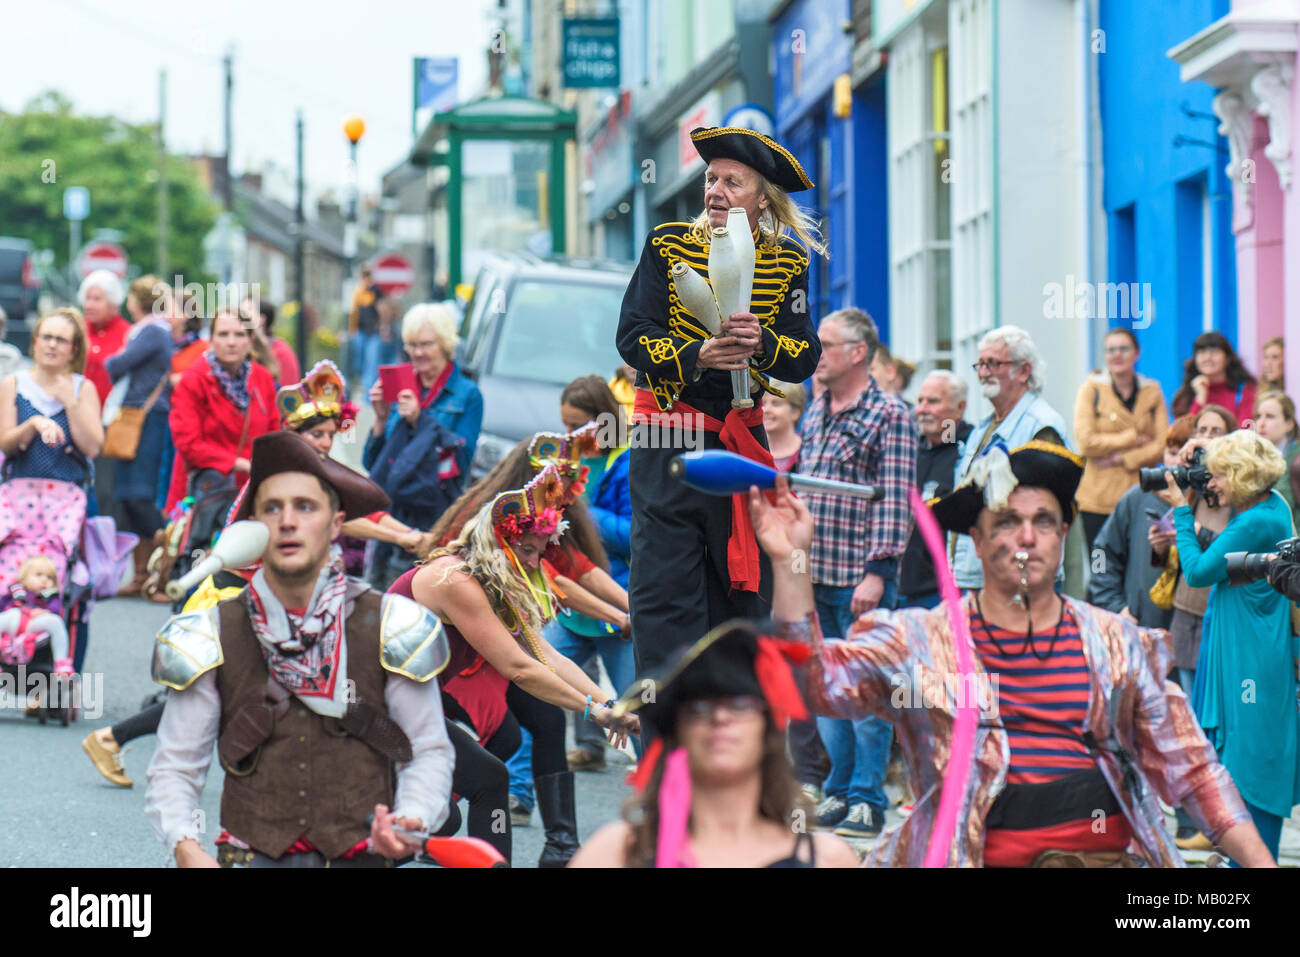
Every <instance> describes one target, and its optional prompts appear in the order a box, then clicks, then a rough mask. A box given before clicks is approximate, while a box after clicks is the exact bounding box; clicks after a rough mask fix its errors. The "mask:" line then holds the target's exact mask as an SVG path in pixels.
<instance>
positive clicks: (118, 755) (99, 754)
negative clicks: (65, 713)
mask: <svg viewBox="0 0 1300 957" xmlns="http://www.w3.org/2000/svg"><path fill="white" fill-rule="evenodd" d="M81 748H82V750H83V751H85V752H86V754H87V755H89V757H90V760H91V761H93V762H94V764H95V770H96V771H98V772H99V773H100V774H102V775H104V777H106V778H108V779H109V780H110V781H112V782H113V783H114V784H116V785H117V786H118V787H122V788H129V787H131V786H132V784H133V782H132V781H131V779H130V778H129V777H127V776H126V771H124V770H123V769H122V749H121V748H120V747H118V745H117V742H116V741H114V740H113V732H112V731H111V730H110V729H108V728H101V729H100V730H99V731H92V732H90V734H88V735H86V739H85V740H84V741H82V742H81Z"/></svg>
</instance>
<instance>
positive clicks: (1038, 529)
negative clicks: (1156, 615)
mask: <svg viewBox="0 0 1300 957" xmlns="http://www.w3.org/2000/svg"><path fill="white" fill-rule="evenodd" d="M1082 474H1083V461H1082V459H1080V458H1079V457H1078V456H1077V455H1075V454H1074V453H1072V452H1070V451H1068V450H1067V449H1064V448H1062V447H1061V446H1058V445H1054V444H1051V443H1046V442H1037V441H1035V442H1030V443H1028V444H1027V445H1024V446H1021V447H1020V448H1018V449H1016V450H1014V451H1012V452H1008V451H1007V450H1006V449H1005V447H1003V446H1002V445H1001V444H1000V443H999V444H997V445H995V446H993V447H991V448H990V449H989V450H988V451H986V452H985V453H984V454H983V455H982V456H981V457H980V458H979V459H977V460H976V461H975V463H974V464H973V465H972V468H971V470H970V472H969V473H968V477H967V480H966V481H965V482H964V483H963V484H962V486H961V487H959V488H958V489H956V490H955V491H954V492H953V493H952V494H950V495H948V496H946V497H944V498H943V499H941V500H939V501H937V502H934V503H931V505H932V508H933V511H934V514H935V518H936V519H937V520H938V522H939V525H940V526H941V527H942V528H943V529H944V530H945V531H950V532H958V533H963V534H964V533H969V534H970V536H971V539H972V542H973V543H974V545H975V549H976V554H977V556H978V557H979V559H980V563H981V565H982V567H983V575H984V585H983V587H982V588H980V589H978V590H977V591H975V592H973V593H971V594H970V595H969V596H968V597H967V598H965V599H964V601H963V604H962V608H961V609H960V611H959V612H958V613H959V614H964V615H966V616H967V619H968V622H969V625H970V633H971V637H972V638H973V640H974V645H975V653H976V672H977V674H976V675H975V676H974V680H973V681H967V680H964V676H961V675H960V671H959V669H958V667H957V663H956V662H957V657H956V648H955V643H954V640H953V633H952V626H951V623H950V619H949V611H948V610H947V609H945V608H943V607H939V608H936V609H933V610H929V611H927V610H925V609H919V608H917V609H906V610H904V611H900V612H880V611H878V612H875V613H872V614H868V615H864V616H862V617H861V618H859V619H858V620H857V622H855V624H854V626H853V627H852V629H850V631H849V634H848V635H847V636H846V637H845V638H844V639H843V640H840V639H826V640H823V638H822V634H821V628H820V624H819V623H818V620H817V616H816V613H815V608H814V602H813V593H812V587H811V585H810V584H809V582H808V576H807V575H800V574H796V573H794V572H792V571H791V562H790V561H789V557H790V555H791V554H792V553H793V551H794V550H796V549H799V548H805V549H806V548H807V547H808V543H809V541H810V540H811V538H812V526H813V522H812V516H811V513H810V512H809V511H808V508H807V506H806V505H804V504H803V503H802V502H801V501H799V500H798V499H796V498H795V497H794V496H792V495H790V494H789V491H788V489H787V488H784V483H778V492H777V496H776V503H775V504H771V503H769V502H768V501H767V500H766V499H765V498H764V497H762V496H760V495H758V494H757V493H756V492H754V493H751V496H750V509H751V513H752V515H753V518H754V528H755V534H756V536H757V538H758V540H759V543H760V544H761V545H762V547H763V549H764V551H765V552H767V554H768V555H769V557H770V558H771V560H772V568H773V575H774V583H773V584H774V591H773V613H774V616H775V617H776V618H777V620H778V621H781V622H784V623H786V624H785V625H784V631H785V637H787V638H805V639H807V640H810V641H811V643H812V646H813V652H814V656H813V658H812V661H811V663H810V666H809V669H808V695H809V699H810V702H811V704H812V706H813V708H814V709H815V710H816V711H818V712H819V713H823V714H833V715H835V716H836V717H841V718H858V717H861V716H862V715H865V714H877V715H879V716H881V717H884V718H886V719H887V720H889V721H891V722H892V723H893V724H894V727H895V731H896V733H897V734H898V738H899V742H900V744H901V745H902V747H903V750H904V753H905V755H906V758H907V761H908V764H909V768H910V771H911V775H912V783H913V789H914V790H915V792H916V793H917V794H921V795H923V797H922V798H921V799H920V800H918V802H917V804H916V808H915V810H914V811H913V813H912V815H911V816H910V817H909V818H908V819H907V820H906V821H905V822H904V823H903V824H902V825H901V826H900V827H894V828H890V829H888V830H886V831H885V833H884V835H883V836H882V838H881V840H880V841H879V843H878V844H877V845H876V847H875V848H874V850H873V851H872V853H871V863H873V864H876V865H893V866H917V865H919V864H920V863H921V862H922V860H923V859H924V857H925V853H926V848H927V844H928V841H929V836H930V834H931V830H932V827H933V825H934V822H935V811H936V807H937V804H938V800H939V794H940V792H941V790H942V785H943V781H944V779H945V778H946V777H947V775H948V774H950V773H951V774H957V775H963V774H966V772H967V771H968V770H969V772H970V773H969V774H968V775H967V777H966V785H965V787H966V792H965V794H964V795H963V798H962V803H961V806H962V807H964V808H967V809H968V814H969V817H968V818H967V820H966V821H964V822H962V821H959V822H958V826H957V830H956V839H955V841H954V844H953V847H952V848H951V849H950V850H949V851H948V854H947V861H948V863H949V864H950V865H952V866H966V867H979V866H1003V867H1025V866H1056V867H1059V866H1067V867H1131V866H1143V865H1149V866H1156V867H1179V866H1183V860H1182V857H1181V856H1180V855H1179V853H1178V850H1177V848H1176V847H1175V845H1174V842H1173V839H1172V838H1171V837H1170V835H1169V833H1168V830H1167V828H1166V826H1165V821H1164V815H1163V813H1162V811H1161V809H1160V805H1159V802H1158V801H1157V800H1156V797H1157V795H1158V796H1159V797H1160V798H1161V799H1163V800H1164V801H1165V802H1166V803H1167V804H1170V805H1181V806H1182V807H1183V808H1184V809H1185V810H1186V811H1187V812H1188V814H1189V815H1190V816H1191V817H1192V819H1193V821H1194V822H1195V823H1196V825H1197V826H1198V827H1199V828H1200V829H1201V830H1202V832H1203V833H1205V834H1207V835H1209V836H1210V837H1211V838H1212V839H1213V840H1214V841H1215V842H1216V843H1217V844H1218V846H1219V847H1220V848H1221V849H1222V850H1223V851H1224V852H1226V853H1227V854H1228V855H1229V856H1231V857H1232V858H1233V859H1234V860H1235V861H1237V862H1238V863H1240V864H1243V865H1247V866H1259V867H1268V866H1273V865H1274V862H1273V859H1272V857H1271V855H1270V854H1269V852H1268V850H1267V849H1266V848H1265V846H1264V844H1263V842H1262V841H1261V840H1260V837H1259V834H1258V832H1257V831H1256V829H1255V826H1254V824H1253V823H1251V818H1250V815H1249V814H1248V813H1247V811H1246V808H1245V805H1244V804H1243V803H1242V800H1241V797H1240V795H1239V794H1238V792H1237V789H1236V787H1235V786H1234V785H1233V783H1232V779H1231V778H1230V777H1229V775H1228V772H1227V771H1226V770H1225V769H1224V767H1223V765H1222V764H1220V763H1219V760H1218V758H1217V756H1216V755H1215V753H1214V750H1213V748H1211V747H1210V744H1209V742H1208V741H1207V740H1206V738H1205V735H1204V733H1203V732H1202V731H1201V729H1200V727H1199V725H1198V724H1197V723H1196V719H1195V717H1194V716H1193V715H1192V713H1191V709H1190V708H1189V707H1188V704H1187V699H1186V698H1185V697H1184V695H1183V693H1182V691H1181V690H1180V689H1179V688H1178V686H1177V685H1175V684H1173V683H1170V682H1166V681H1165V680H1164V676H1165V674H1166V673H1167V672H1168V671H1169V664H1170V649H1169V641H1168V635H1167V633H1165V632H1164V631H1161V630H1156V629H1144V628H1139V627H1138V626H1137V625H1135V624H1133V623H1132V622H1130V621H1127V620H1125V619H1122V618H1120V617H1119V616H1118V615H1115V614H1112V613H1110V612H1107V611H1103V610H1102V609H1100V608H1094V607H1093V606H1091V605H1088V604H1086V603H1084V602H1080V601H1075V600H1074V599H1072V598H1068V597H1066V596H1063V595H1060V594H1058V593H1057V591H1056V589H1055V587H1054V579H1055V575H1056V569H1057V567H1058V566H1059V564H1060V559H1061V548H1062V545H1063V543H1064V541H1065V535H1066V532H1067V531H1068V529H1069V523H1070V522H1071V521H1072V520H1073V518H1074V515H1075V506H1074V493H1075V490H1076V489H1077V487H1078V484H1079V479H1080V478H1081V477H1082ZM949 677H955V678H958V679H959V680H956V681H948V680H945V679H946V678H949ZM918 682H919V683H921V684H922V685H923V686H924V687H925V688H926V693H925V694H924V695H921V694H918V693H917V692H916V691H915V690H914V689H913V690H912V693H911V694H906V693H904V694H900V693H899V691H900V689H902V690H907V688H908V687H909V686H910V685H913V684H916V683H918ZM972 684H974V685H975V686H976V687H975V689H974V690H972V687H971V685H972ZM935 691H937V694H935V693H933V692H935ZM972 693H974V694H977V695H978V700H979V706H980V708H981V711H982V712H983V714H982V716H981V720H980V723H979V727H978V729H977V731H976V738H975V747H974V766H973V767H972V768H970V769H967V768H950V767H949V766H948V760H949V755H950V753H951V751H952V731H953V723H954V718H955V715H956V712H957V711H958V710H959V709H960V708H963V707H966V706H967V705H968V704H969V703H968V702H965V701H963V700H961V698H962V695H963V694H972ZM993 702H996V707H992V706H991V705H992V703H993Z"/></svg>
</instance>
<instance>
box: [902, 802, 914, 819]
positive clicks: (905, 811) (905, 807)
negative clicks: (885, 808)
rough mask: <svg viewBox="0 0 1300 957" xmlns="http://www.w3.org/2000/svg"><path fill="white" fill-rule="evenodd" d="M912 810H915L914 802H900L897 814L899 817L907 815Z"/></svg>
mask: <svg viewBox="0 0 1300 957" xmlns="http://www.w3.org/2000/svg"><path fill="white" fill-rule="evenodd" d="M914 810H916V805H915V804H900V805H899V806H898V816H899V817H907V816H908V815H909V814H911V813H912V812H913V811H914Z"/></svg>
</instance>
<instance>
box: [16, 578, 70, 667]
mask: <svg viewBox="0 0 1300 957" xmlns="http://www.w3.org/2000/svg"><path fill="white" fill-rule="evenodd" d="M58 586H59V573H58V570H57V569H56V568H55V567H54V562H52V561H51V560H50V558H49V556H47V555H30V556H28V557H27V558H26V559H25V560H24V561H23V563H22V565H21V566H20V567H19V569H18V578H17V580H16V581H15V582H14V583H13V584H12V585H10V586H9V590H8V592H7V593H6V594H4V595H3V596H0V661H4V662H5V663H6V664H26V663H27V662H29V661H31V660H32V656H33V655H34V654H35V653H36V649H37V647H39V646H40V645H42V644H45V643H47V642H48V643H49V646H50V653H51V655H52V657H53V658H54V674H56V675H58V676H61V677H62V676H67V675H71V674H72V658H71V656H70V655H69V652H68V627H67V625H65V624H64V623H63V618H62V614H63V605H62V602H61V601H60V600H59V588H58Z"/></svg>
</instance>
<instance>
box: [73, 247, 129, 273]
mask: <svg viewBox="0 0 1300 957" xmlns="http://www.w3.org/2000/svg"><path fill="white" fill-rule="evenodd" d="M126 263H127V259H126V250H125V249H123V248H122V247H121V246H119V245H118V244H117V243H110V242H106V241H104V240H96V241H95V242H92V243H87V244H86V248H85V249H83V250H82V251H81V257H80V259H79V260H78V262H77V269H78V270H79V271H80V273H81V278H82V279H85V278H86V277H87V276H89V275H90V274H91V273H92V272H94V271H95V270H96V269H107V270H108V271H109V272H111V273H112V274H113V275H115V276H117V278H118V279H125V278H126Z"/></svg>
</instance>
